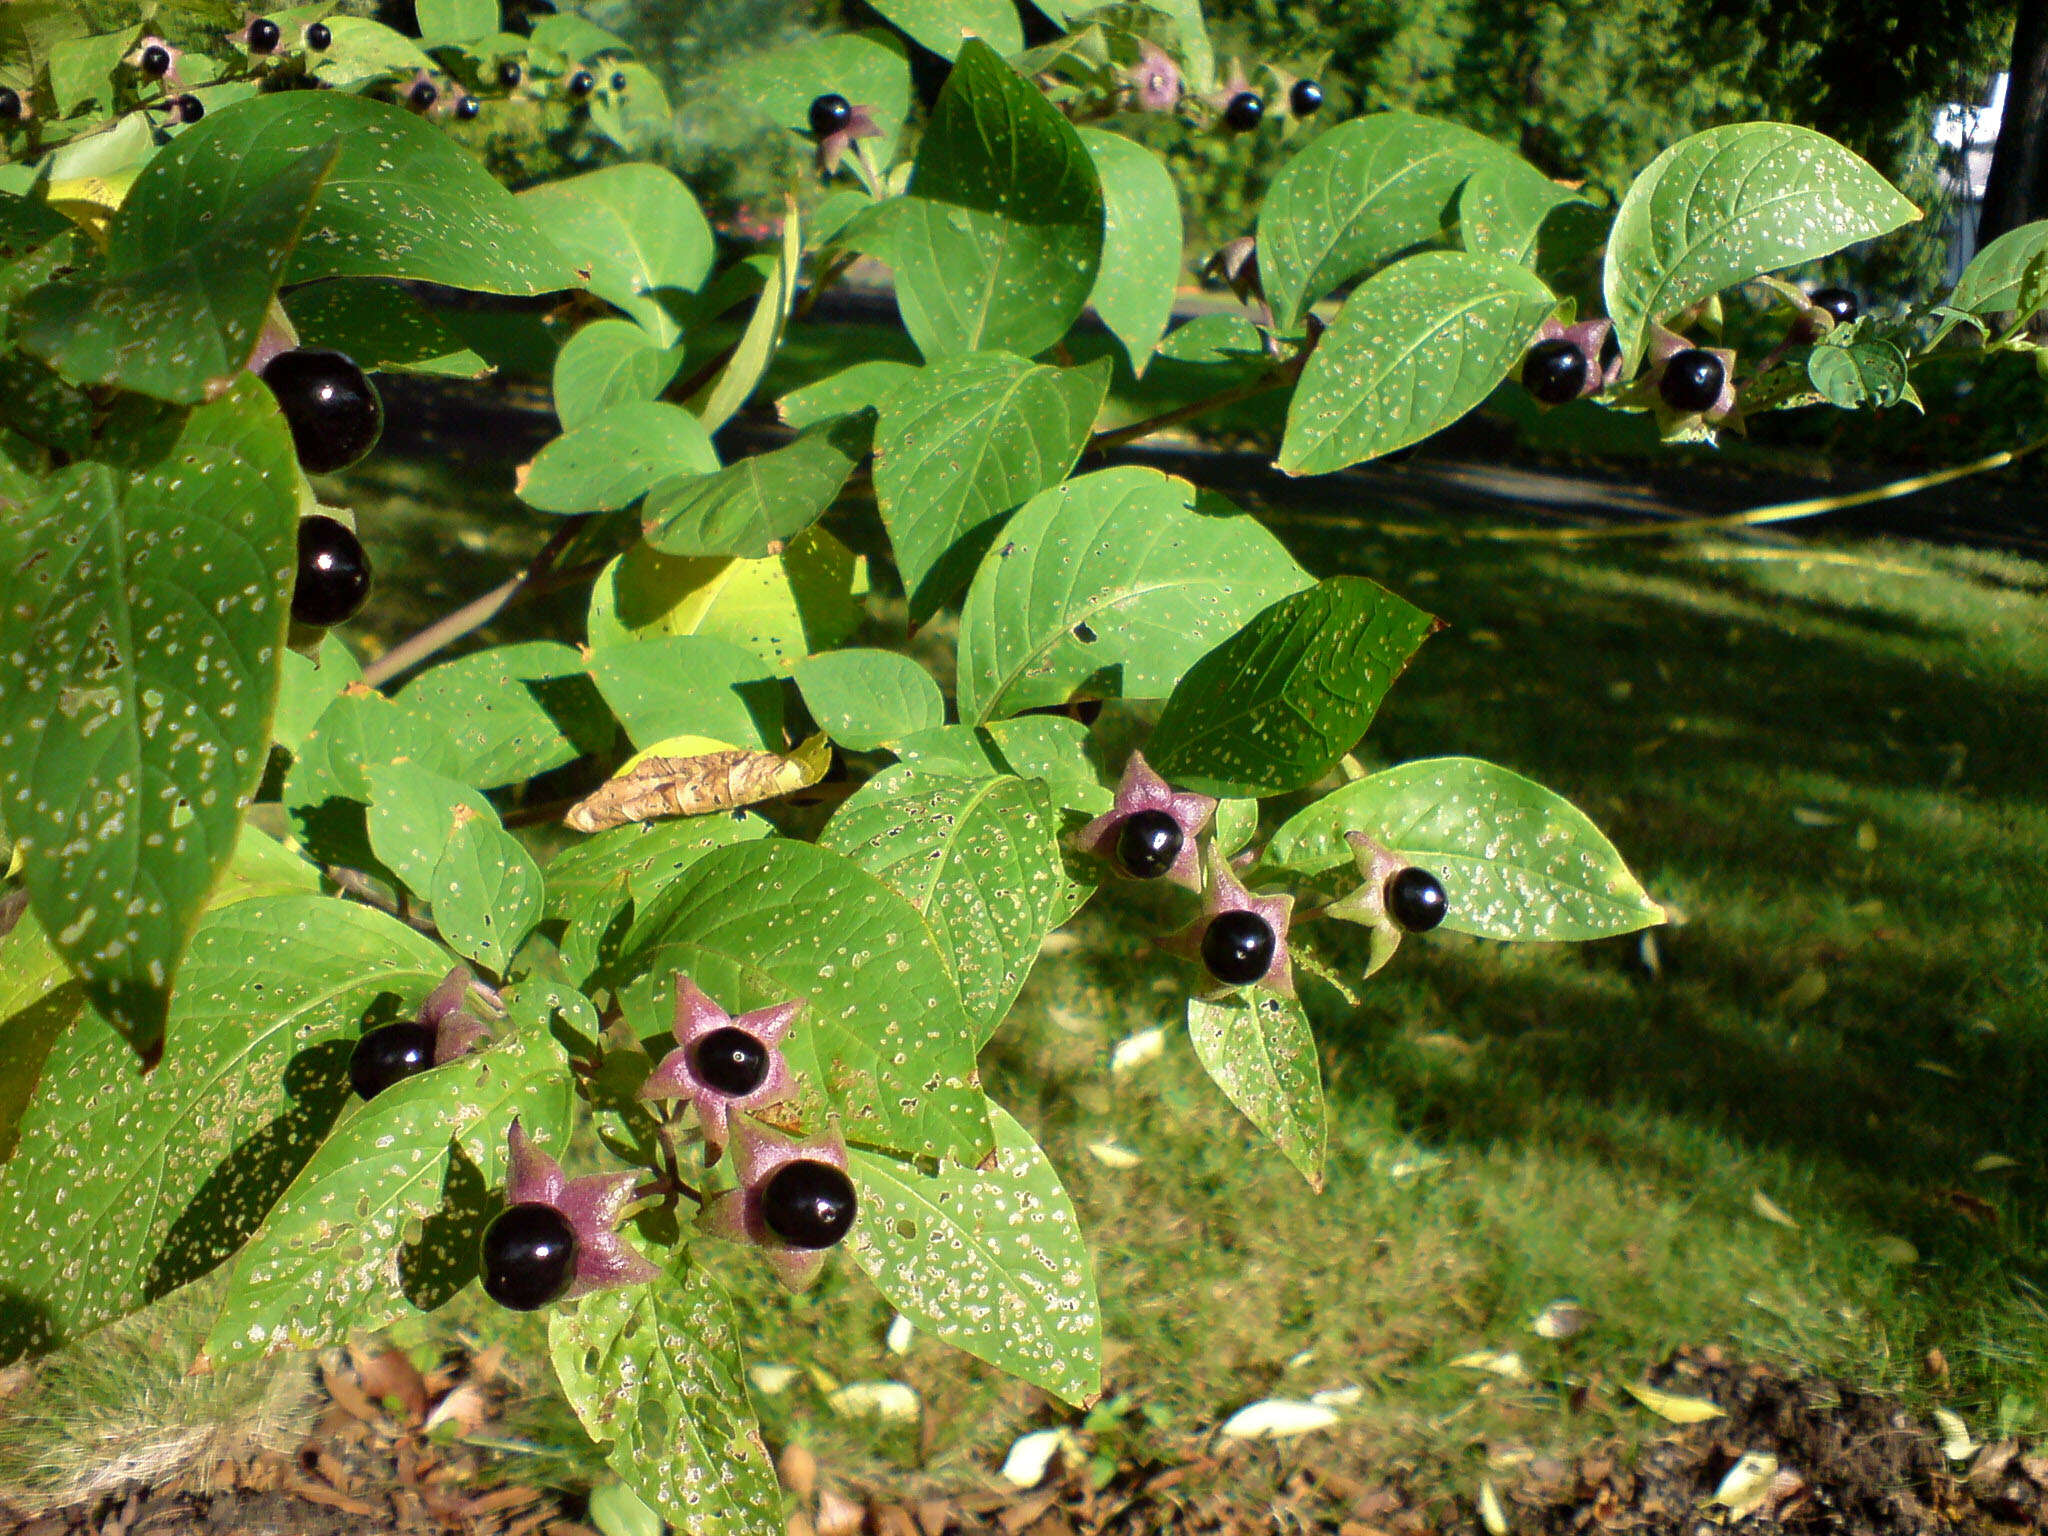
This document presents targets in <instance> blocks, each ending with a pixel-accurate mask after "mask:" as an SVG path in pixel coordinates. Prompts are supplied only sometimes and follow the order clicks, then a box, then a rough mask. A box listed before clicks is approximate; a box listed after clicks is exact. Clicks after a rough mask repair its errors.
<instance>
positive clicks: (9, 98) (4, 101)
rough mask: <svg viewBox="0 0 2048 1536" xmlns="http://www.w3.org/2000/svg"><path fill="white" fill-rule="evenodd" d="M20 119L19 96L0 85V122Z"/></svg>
mask: <svg viewBox="0 0 2048 1536" xmlns="http://www.w3.org/2000/svg"><path fill="white" fill-rule="evenodd" d="M20 121H21V97H20V96H18V95H17V94H16V93H15V92H13V91H10V90H9V89H8V88H7V87H6V86H4V85H0V123H18V122H20Z"/></svg>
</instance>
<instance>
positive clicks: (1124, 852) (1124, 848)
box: [1116, 811, 1186, 880]
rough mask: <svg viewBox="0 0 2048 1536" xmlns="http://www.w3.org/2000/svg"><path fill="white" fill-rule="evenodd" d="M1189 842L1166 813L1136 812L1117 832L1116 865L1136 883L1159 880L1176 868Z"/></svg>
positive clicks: (1127, 818)
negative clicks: (1174, 866)
mask: <svg viewBox="0 0 2048 1536" xmlns="http://www.w3.org/2000/svg"><path fill="white" fill-rule="evenodd" d="M1185 841H1186V838H1185V836H1184V835H1183V834H1182V832H1181V829H1180V823H1179V822H1177V821H1175V820H1174V819H1173V818H1172V817H1171V816H1169V815H1167V814H1166V812H1164V811H1133V812H1131V814H1130V815H1128V816H1126V817H1125V818H1124V824H1123V825H1122V826H1120V827H1118V828H1117V829H1116V864H1117V868H1118V869H1121V870H1122V871H1123V872H1124V873H1125V874H1127V875H1129V876H1130V877H1131V878H1132V879H1133V880H1156V879H1158V878H1159V877H1160V876H1161V875H1163V874H1165V873H1166V872H1167V871H1168V870H1169V869H1171V868H1173V861H1174V860H1175V859H1177V858H1179V857H1180V850H1181V844H1182V843H1183V842H1185Z"/></svg>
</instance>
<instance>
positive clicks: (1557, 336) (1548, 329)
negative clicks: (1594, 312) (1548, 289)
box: [1536, 319, 1622, 400]
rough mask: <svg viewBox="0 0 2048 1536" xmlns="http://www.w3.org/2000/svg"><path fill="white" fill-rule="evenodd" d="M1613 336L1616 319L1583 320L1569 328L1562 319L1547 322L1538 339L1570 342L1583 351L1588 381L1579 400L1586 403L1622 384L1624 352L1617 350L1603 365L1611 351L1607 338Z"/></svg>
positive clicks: (1580, 392)
mask: <svg viewBox="0 0 2048 1536" xmlns="http://www.w3.org/2000/svg"><path fill="white" fill-rule="evenodd" d="M1613 334H1614V322H1613V321H1612V320H1604V319H1602V320H1581V321H1579V322H1577V323H1576V324H1574V325H1566V324H1565V323H1564V322H1563V321H1561V320H1557V319H1550V320H1546V321H1544V322H1543V330H1542V333H1541V334H1540V335H1539V336H1538V337H1537V338H1536V339H1537V340H1538V341H1568V342H1570V343H1571V344H1572V345H1573V346H1575V347H1577V348H1578V349H1579V353H1580V355H1581V356H1582V357H1584V358H1585V359H1586V382H1585V383H1583V384H1581V385H1580V386H1579V398H1580V399H1582V400H1583V399H1584V398H1585V397H1586V396H1588V395H1597V394H1599V393H1600V391H1602V390H1603V389H1612V388H1613V387H1614V386H1615V385H1616V384H1619V383H1620V382H1621V371H1622V357H1621V349H1620V348H1619V347H1616V348H1615V349H1614V351H1613V352H1612V353H1611V354H1609V355H1608V357H1607V361H1606V362H1605V363H1604V364H1603V363H1602V362H1601V355H1602V353H1604V352H1606V350H1607V344H1608V340H1607V339H1608V338H1609V337H1610V336H1612V335H1613Z"/></svg>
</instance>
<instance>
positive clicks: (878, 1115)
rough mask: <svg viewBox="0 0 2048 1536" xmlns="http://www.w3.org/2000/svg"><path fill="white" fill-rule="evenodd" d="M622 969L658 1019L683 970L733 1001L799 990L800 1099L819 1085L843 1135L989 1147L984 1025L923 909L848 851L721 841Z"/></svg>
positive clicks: (763, 999) (966, 1158) (937, 1151)
mask: <svg viewBox="0 0 2048 1536" xmlns="http://www.w3.org/2000/svg"><path fill="white" fill-rule="evenodd" d="M621 968H622V970H623V971H624V972H625V973H626V974H630V975H636V976H640V977H642V978H643V980H642V981H641V982H638V983H636V984H635V986H636V991H637V994H638V998H639V1000H640V1004H641V1007H642V1008H643V1009H644V1012H643V1013H642V1017H644V1018H646V1019H647V1020H648V1021H649V1022H650V1023H658V1024H659V1027H662V1028H666V1027H667V1019H668V1017H669V1008H670V1001H671V997H672V995H673V994H672V985H673V983H672V978H673V977H674V975H675V973H676V972H678V971H680V972H682V973H683V974H685V975H688V976H690V977H693V978H694V979H695V980H696V981H697V984H698V985H699V986H701V987H703V988H704V990H705V991H706V992H708V993H709V994H710V995H711V996H713V997H715V998H717V999H718V1001H719V1002H720V1003H721V1004H722V1005H724V1006H725V1007H726V1008H728V1009H731V1010H732V1011H734V1012H736V1013H737V1012H739V1011H740V1010H742V1009H746V1008H759V1007H765V1006H767V1005H769V1004H773V1003H780V1002H786V1001H788V1000H789V999H790V998H792V997H801V998H804V999H805V1000H806V1004H805V1007H804V1010H803V1012H802V1013H801V1014H799V1015H798V1017H797V1021H796V1024H795V1026H794V1027H793V1028H792V1029H791V1031H790V1033H789V1035H788V1036H787V1037H786V1038H785V1040H784V1045H783V1049H784V1051H785V1052H786V1053H787V1055H788V1058H789V1063H790V1066H791V1067H792V1068H794V1069H795V1070H796V1072H797V1073H798V1074H799V1076H800V1077H801V1078H802V1079H803V1081H804V1084H805V1085H806V1093H807V1095H808V1096H809V1097H808V1099H807V1101H806V1104H805V1108H806V1109H807V1110H811V1111H815V1107H816V1095H818V1094H823V1095H824V1099H825V1105H826V1106H827V1107H829V1108H830V1109H831V1110H833V1111H836V1112H837V1113H838V1115H839V1117H840V1120H841V1128H842V1129H843V1130H844V1132H845V1134H846V1137H847V1139H848V1140H849V1141H854V1142H860V1143H863V1144H866V1145H869V1146H875V1147H880V1148H883V1149H884V1150H887V1151H890V1152H894V1153H897V1154H899V1155H901V1156H905V1157H940V1156H945V1157H951V1158H953V1159H955V1160H956V1161H959V1162H963V1163H973V1162H978V1161H979V1160H980V1159H981V1157H982V1156H983V1155H984V1154H986V1153H987V1151H988V1150H989V1145H990V1143H989V1129H988V1118H987V1112H986V1107H985V1106H986V1104H987V1101H986V1100H985V1099H984V1098H983V1097H982V1095H981V1090H980V1088H979V1087H978V1086H977V1085H976V1080H975V1068H974V1043H975V1040H976V1038H977V1036H976V1030H975V1027H974V1023H973V1021H972V1020H971V1019H970V1018H969V1017H968V1015H967V1013H966V1011H965V1010H964V1009H963V1008H962V1007H961V1005H960V997H959V994H958V992H957V991H956V990H955V989H954V985H953V978H952V973H951V971H950V970H949V969H948V967H947V965H946V961H945V957H944V955H943V954H942V953H941V952H940V950H939V947H938V944H937V942H936V941H935V940H934V939H933V937H932V932H931V929H930V928H929V927H927V926H926V924H925V920H924V918H923V917H922V916H921V915H920V914H919V912H918V910H917V909H916V908H915V907H913V906H912V905H911V904H910V903H909V902H908V901H907V900H905V899H904V898H903V897H902V896H900V895H898V894H897V893H896V892H895V891H893V890H891V889H890V888H889V887H888V886H886V885H884V884H883V883H882V882H881V881H879V880H877V879H876V878H875V877H874V876H873V875H870V874H869V873H867V871H865V870H863V869H862V868H861V867H860V866H859V865H857V864H855V863H854V862H853V861H852V860H850V859H847V858H843V857H841V856H840V855H838V854H835V853H831V852H828V851H826V850H825V849H822V848H817V847H814V846H812V845H811V844H809V843H801V842H794V841H790V840H787V839H784V838H770V839H767V840H765V841H762V842H757V843H744V844H741V845H740V846H738V847H734V848H721V849H719V850H718V851H716V852H714V853H711V854H709V855H707V856H706V857H704V858H702V859H700V860H698V861H697V862H696V863H695V864H693V865H691V866H690V868H689V869H688V870H686V871H684V873H683V876H682V878H681V879H680V880H677V881H676V882H675V883H674V884H673V885H671V886H670V887H669V888H668V889H667V890H665V891H663V892H662V893H661V894H660V895H659V896H658V897H656V898H655V899H654V900H653V901H651V902H650V903H649V904H648V907H647V909H646V910H645V911H643V912H642V913H641V915H640V916H639V918H638V920H637V921H636V923H635V925H634V929H633V933H632V936H631V937H630V938H629V940H628V954H627V959H626V960H625V961H624V962H622V967H621ZM631 1006H632V1005H631V1004H630V1003H629V1008H630V1007H631ZM809 1118H810V1122H811V1123H812V1124H814V1125H816V1124H819V1123H820V1121H819V1120H818V1118H817V1116H816V1114H815V1112H813V1113H811V1114H810V1116H809Z"/></svg>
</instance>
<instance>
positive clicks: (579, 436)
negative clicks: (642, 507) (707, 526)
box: [518, 400, 718, 513]
mask: <svg viewBox="0 0 2048 1536" xmlns="http://www.w3.org/2000/svg"><path fill="white" fill-rule="evenodd" d="M717 468H718V450H717V449H716V448H714V447H712V446H711V434H710V433H708V432H706V431H705V430H704V424H703V423H702V422H700V421H699V420H698V419H697V418H696V417H694V416H692V415H691V414H690V413H689V412H688V411H686V410H684V409H683V408H682V407H681V406H679V405H670V404H669V403H668V402H666V401H664V400H635V401H628V402H626V403H625V404H622V405H614V406H611V407H609V408H608V409H606V410H604V411H600V412H599V413H598V414H597V415H595V416H592V417H590V418H589V419H588V420H586V421H584V422H582V423H581V424H580V425H578V426H575V427H572V428H570V429H569V430H568V431H567V432H564V433H563V434H562V435H561V436H560V437H558V438H556V439H555V440H554V441H553V442H551V443H549V444H548V445H547V446H546V447H545V448H543V449H541V451H540V453H539V455H538V456H537V457H536V458H535V459H534V461H533V462H532V463H531V464H529V465H527V466H526V474H525V477H524V478H523V479H522V480H521V481H520V482H519V487H518V491H519V499H520V500H521V501H523V502H525V503H526V504H527V505H528V506H529V507H533V508H535V509H537V510H538V511H542V512H561V513H578V512H613V511H616V510H618V509H619V508H620V507H623V506H626V505H627V504H629V503H631V502H633V501H637V500H638V499H639V498H640V497H642V496H644V495H646V494H647V492H648V491H650V490H652V489H653V488H654V487H655V486H657V485H659V484H661V483H662V482H663V481H664V480H670V479H673V478H674V477H675V476H677V475H701V474H709V473H711V472H712V471H714V470H716V469H717Z"/></svg>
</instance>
